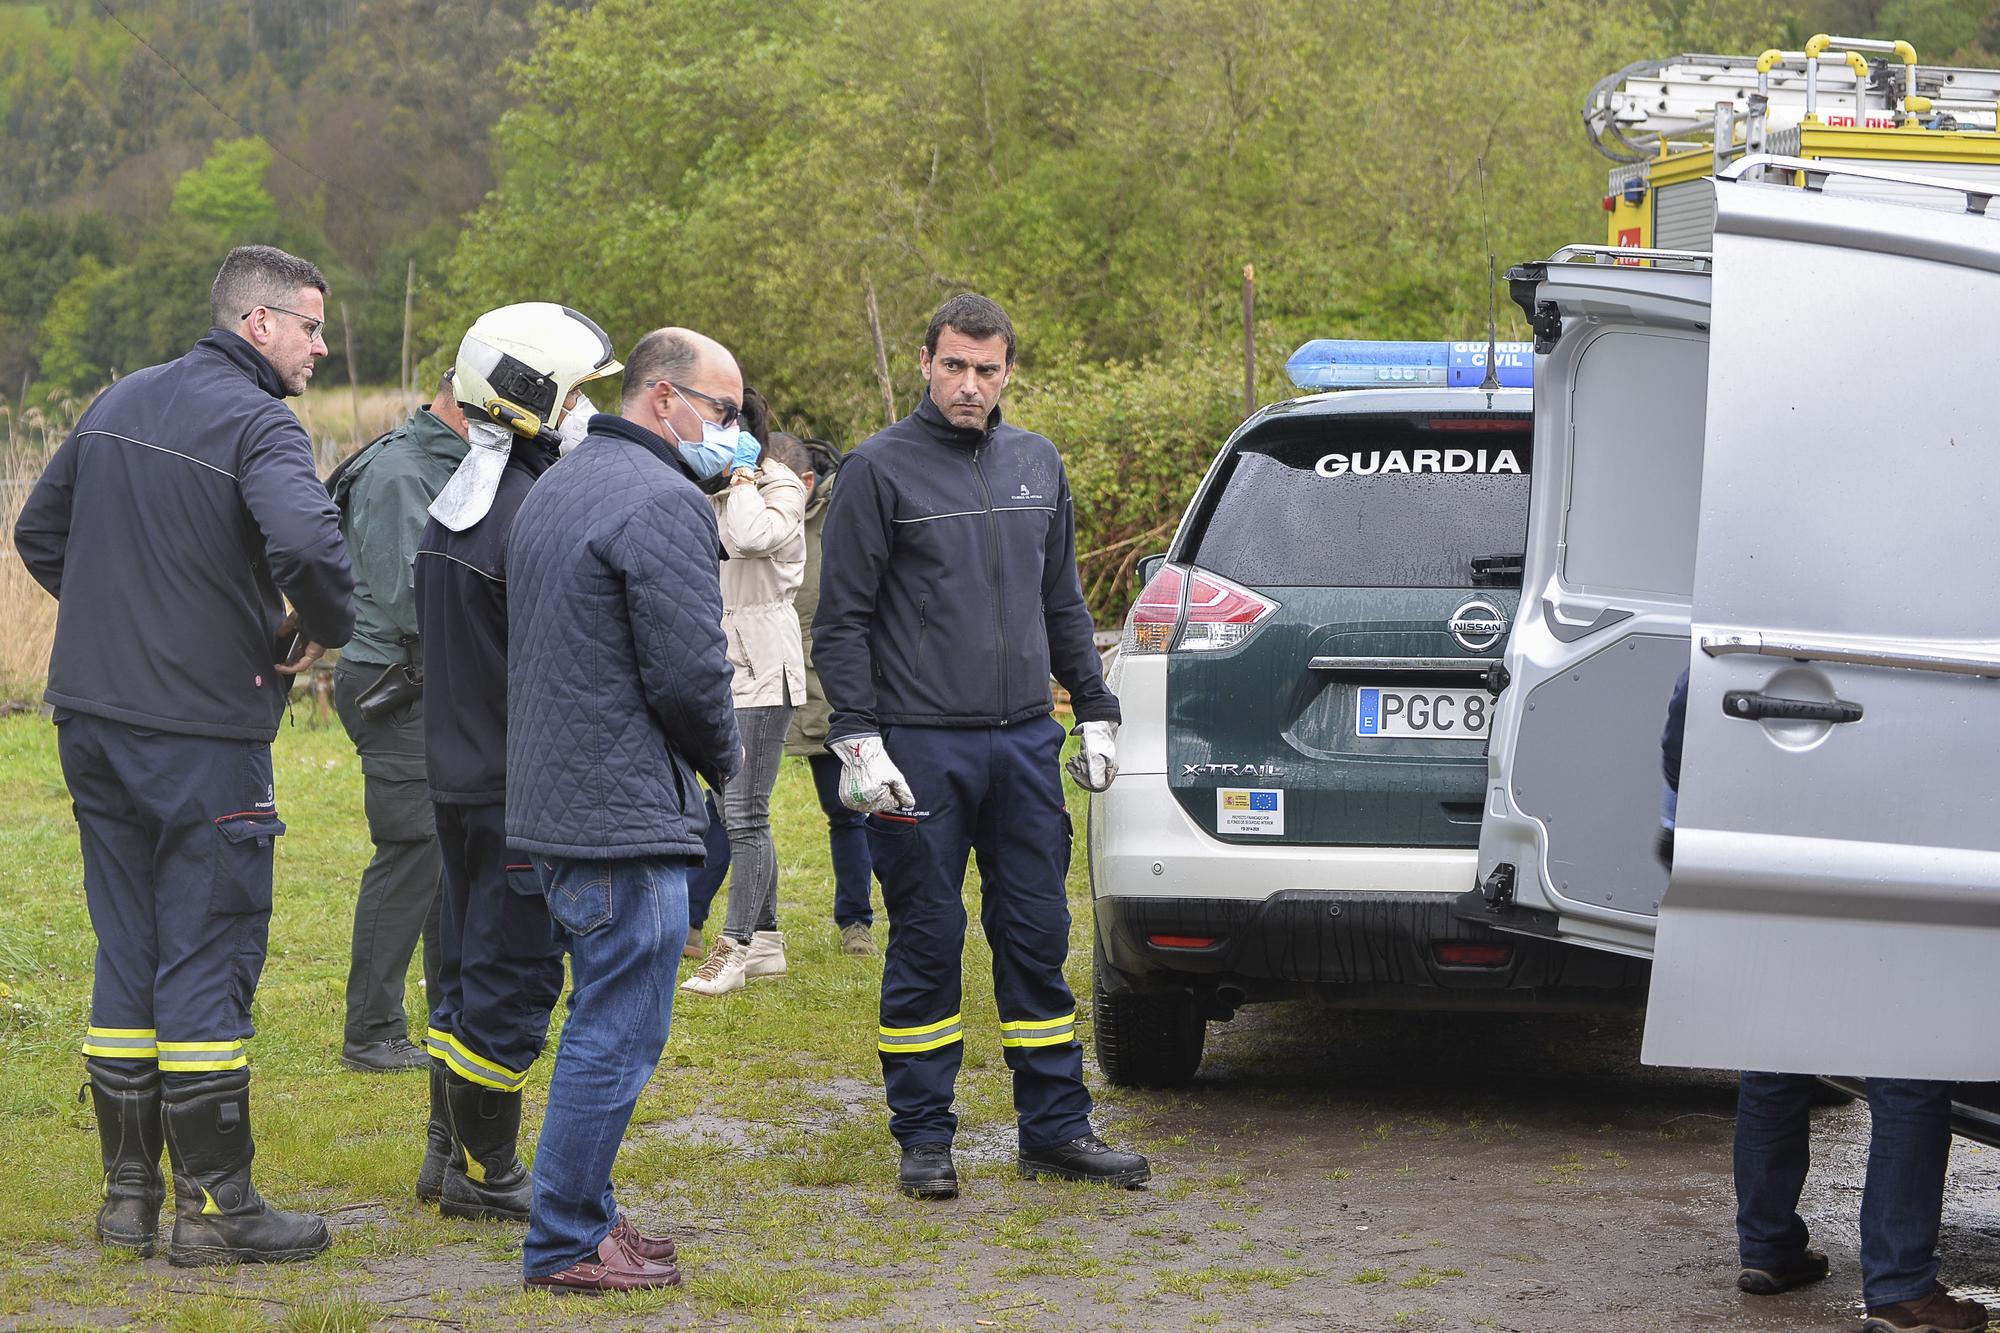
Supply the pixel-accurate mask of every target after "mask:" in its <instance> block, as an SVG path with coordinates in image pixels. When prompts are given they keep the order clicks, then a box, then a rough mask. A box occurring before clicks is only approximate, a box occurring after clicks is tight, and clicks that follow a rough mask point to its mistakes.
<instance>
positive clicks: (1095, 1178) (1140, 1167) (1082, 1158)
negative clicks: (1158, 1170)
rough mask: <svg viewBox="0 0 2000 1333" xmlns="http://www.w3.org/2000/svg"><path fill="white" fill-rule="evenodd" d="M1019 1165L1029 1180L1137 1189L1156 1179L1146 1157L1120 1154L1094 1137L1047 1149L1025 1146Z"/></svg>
mask: <svg viewBox="0 0 2000 1333" xmlns="http://www.w3.org/2000/svg"><path fill="white" fill-rule="evenodd" d="M1020 1164H1021V1174H1022V1175H1023V1176H1025V1177H1027V1178H1028V1179H1029V1180H1039V1179H1041V1178H1042V1177H1043V1176H1055V1177H1057V1178H1059V1179H1062V1180H1085V1181H1089V1182H1090V1183H1092V1184H1094V1185H1119V1186H1122V1187H1124V1188H1126V1189H1135V1188H1137V1187H1138V1186H1140V1185H1143V1184H1145V1183H1146V1182H1147V1181H1149V1180H1151V1179H1152V1178H1153V1168H1152V1165H1151V1164H1150V1163H1148V1162H1147V1161H1146V1159H1145V1158H1143V1157H1141V1156H1140V1155H1139V1154H1138V1153H1135V1152H1119V1151H1118V1150H1117V1149H1116V1148H1113V1147H1112V1146H1111V1145H1109V1144H1107V1143H1106V1142H1105V1141H1104V1140H1103V1139H1100V1138H1098V1137H1097V1135H1095V1134H1085V1135H1084V1136H1083V1137H1082V1138H1080V1139H1071V1140H1070V1141H1069V1142H1068V1143H1052V1144H1050V1145H1049V1146H1048V1147H1046V1148H1026V1147H1024V1148H1022V1149H1021V1156H1020Z"/></svg>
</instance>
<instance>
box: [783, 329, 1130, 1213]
mask: <svg viewBox="0 0 2000 1333" xmlns="http://www.w3.org/2000/svg"><path fill="white" fill-rule="evenodd" d="M919 365H920V366H921V368H922V370H923V374H924V380H925V383H926V388H927V392H926V394H925V396H924V398H923V400H922V401H921V402H920V403H919V404H918V405H917V410H916V411H914V412H912V413H911V414H910V415H909V416H907V417H905V418H904V419H903V420H901V421H899V422H897V423H896V424H895V425H893V426H891V427H889V428H888V429H886V430H884V431H881V432H879V433H877V434H876V435H874V436H872V437H871V438H869V439H867V440H864V441H863V442H862V443H861V444H859V445H857V446H856V447H855V449H854V450H853V452H852V453H850V454H848V456H847V459H846V461H845V462H844V463H842V465H841V469H840V487H839V490H838V491H837V492H836V493H835V495H834V498H833V505H832V508H831V509H830V510H829V511H828V513H827V519H826V532H825V549H824V551H823V553H822V563H821V566H820V601H819V609H818V610H817V611H816V612H815V613H814V616H813V639H814V649H815V652H816V654H817V657H818V662H819V670H820V679H821V681H822V682H823V683H824V684H825V686H826V697H827V700H828V702H829V703H830V704H831V705H832V708H833V720H832V723H831V724H830V725H829V727H828V729H827V737H828V740H827V748H828V749H830V750H832V751H833V753H834V754H835V755H837V756H839V758H840V762H841V764H842V766H843V768H844V770H845V771H844V772H843V774H842V776H841V799H842V800H844V801H845V802H846V803H847V805H848V806H849V807H851V808H853V809H856V810H867V811H869V812H870V813H869V817H868V838H869V847H870V850H871V852H872V853H873V856H874V863H875V870H876V873H877V874H879V875H880V876H881V879H882V901H883V904H884V906H885V907H887V909H888V913H889V949H888V955H887V957H886V959H885V960H884V964H883V970H882V1010H881V1024H880V1028H879V1029H878V1032H877V1042H876V1045H877V1048H878V1050H879V1051H880V1052H881V1057H882V1078H883V1082H884V1084H885V1085H886V1090H887V1093H888V1099H889V1111H890V1115H889V1129H890V1132H891V1133H893V1134H894V1135H895V1136H896V1140H897V1142H898V1143H900V1144H901V1145H902V1148H903V1161H902V1167H901V1170H900V1173H899V1184H900V1186H901V1188H902V1190H903V1192H904V1193H905V1194H908V1195H911V1196H912V1197H917V1198H951V1197H953V1196H954V1195H956V1194H957V1193H958V1174H957V1171H956V1170H955V1168H954V1167H953V1165H952V1160H951V1140H952V1136H953V1134H954V1133H955V1132H956V1130H957V1127H958V1118H957V1117H956V1116H955V1115H953V1114H952V1110H951V1103H952V1092H953V1087H954V1085H955V1084H956V1082H957V1079H958V1066H959V1061H960V1056H961V1053H962V1052H963V1050H964V1046H963V1041H962V1037H961V1021H960V1015H959V996H960V985H961V981H960V975H959V960H960V956H961V954H962V953H963V951H964V945H965V907H964V900H963V898H962V897H961V893H962V885H963V881H964V879H965V861H966V855H967V853H968V852H976V853H977V854H978V857H979V874H980V881H981V894H982V898H983V903H982V906H981V910H980V921H981V924H982V925H983V926H984V927H985V929H986V938H987V940H988V942H989V943H990V944H991V945H992V947H993V984H994V991H995V994H996V997H997V998H998V1000H999V1005H1000V1044H1001V1047H1002V1049H1003V1052H1004V1054H1005V1056H1006V1060H1007V1065H1008V1067H1009V1068H1010V1069H1012V1070H1013V1071H1014V1108H1015V1111H1016V1113H1017V1115H1018V1118H1019V1125H1020V1157H1019V1162H1020V1170H1021V1173H1022V1174H1023V1175H1025V1176H1028V1177H1031V1178H1032V1177H1035V1176H1041V1175H1050V1176H1057V1177H1061V1178H1065V1179H1071V1180H1089V1181H1098V1182H1102V1183H1107V1184H1114V1185H1127V1186H1131V1185H1138V1184H1141V1183H1143V1182H1144V1181H1146V1180H1147V1179H1148V1178H1149V1176H1150V1167H1149V1166H1148V1164H1147V1162H1146V1159H1145V1158H1144V1157H1141V1156H1139V1155H1138V1154H1136V1153H1126V1152H1118V1151H1116V1150H1114V1149H1112V1148H1110V1147H1108V1146H1106V1145H1105V1143H1104V1142H1103V1140H1101V1139H1099V1138H1098V1137H1097V1136H1096V1135H1095V1134H1094V1133H1092V1132H1091V1127H1090V1110H1091V1102H1090V1092H1089V1090H1088V1089H1087V1088H1085V1086H1084V1083H1083V1047H1082V1046H1081V1045H1080V1044H1079V1043H1078V1042H1077V1039H1076V1000H1075V997H1073V996H1072V995H1071V994H1070V990H1069V983H1068V982H1066V981H1065V980H1064V979H1063V972H1062V968H1063V959H1064V957H1065V955H1066V954H1067V953H1068V952H1069V903H1068V899H1067V897H1066V895H1065V890H1064V880H1065V878H1066V877H1067V875H1068V873H1069V858H1070V823H1069V815H1068V813H1067V812H1066V811H1065V809H1064V807H1063V790H1062V776H1061V773H1060V772H1059V771H1058V765H1059V763H1060V759H1061V755H1062V747H1063V729H1062V727H1061V726H1060V725H1059V724H1058V723H1056V722H1055V721H1054V719H1053V718H1051V717H1050V713H1051V712H1052V711H1053V709H1052V707H1051V703H1050V698H1049V676H1050V673H1051V671H1053V673H1054V675H1055V677H1056V679H1058V680H1060V681H1061V682H1062V683H1063V686H1064V687H1065V688H1066V689H1068V690H1069V692H1070V698H1071V700H1072V701H1073V703H1074V706H1075V708H1076V716H1077V718H1078V719H1079V726H1078V731H1079V733H1080V735H1081V737H1082V740H1083V755H1082V759H1083V761H1084V762H1085V764H1086V765H1087V768H1086V769H1085V771H1083V772H1082V773H1080V774H1079V781H1084V780H1085V779H1088V780H1089V784H1090V785H1091V786H1092V787H1093V788H1094V789H1096V790H1102V789H1103V788H1104V787H1106V786H1108V785H1110V782H1111V779H1112V777H1113V776H1115V774H1116V772H1117V765H1116V762H1115V751H1114V746H1115V735H1116V733H1115V728H1116V727H1117V723H1118V700H1117V699H1116V698H1114V697H1113V696H1112V694H1111V692H1110V691H1109V690H1108V689H1106V688H1105V685H1104V673H1103V669H1102V667H1101V665H1100V663H1099V661H1098V657H1097V649H1096V647H1095V645H1094V644H1093V642H1092V638H1091V622H1090V613H1089V611H1088V610H1087V609H1086V608H1085V606H1084V602H1083V588H1082V585H1081V583H1080V581H1079V580H1078V578H1077V572H1076V520H1075V515H1074V513H1073V512H1072V511H1071V507H1070V494H1069V480H1068V478H1067V477H1066V476H1065V475H1064V473H1063V465H1062V459H1061V458H1060V457H1059V456H1058V455H1057V453H1056V450H1055V446H1054V445H1052V444H1050V443H1049V442H1048V441H1047V440H1045V439H1043V438H1042V437H1041V436H1039V435H1034V434H1031V433H1030V432H1028V431H1025V430H1022V429H1021V428H1020V427H1018V426H1009V425H1007V424H1005V423H1004V422H1002V420H1001V419H1000V396H1001V394H1002V393H1003V392H1004V391H1005V390H1006V387H1007V381H1008V378H1009V377H1010V376H1011V375H1012V373H1013V369H1014V327H1013V324H1012V323H1011V322H1010V321H1009V320H1008V318H1007V315H1006V312H1004V311H1003V310H1001V309H1000V307H999V306H997V305H995V304H994V303H993V302H992V301H989V300H987V299H986V298H985V297H983V296H970V295H967V296H956V297H953V298H952V299H951V300H949V301H946V302H945V303H944V304H943V305H942V306H940V307H939V308H938V312H937V314H936V315H934V316H933V317H932V318H931V324H930V328H929V330H928V331H927V332H926V333H925V335H924V350H923V354H922V356H921V357H920V358H919ZM1073 762H1074V761H1073ZM1073 771H1074V770H1073ZM906 775H907V776H906Z"/></svg>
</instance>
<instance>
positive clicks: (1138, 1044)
mask: <svg viewBox="0 0 2000 1333" xmlns="http://www.w3.org/2000/svg"><path fill="white" fill-rule="evenodd" d="M1091 964H1092V967H1091V970H1092V974H1093V984H1092V987H1091V992H1092V994H1091V1006H1090V1022H1091V1028H1092V1029H1093V1031H1095V1033H1096V1034H1097V1065H1098V1068H1100V1069H1102V1070H1103V1071H1104V1076H1105V1077H1106V1078H1107V1079H1109V1080H1111V1082H1112V1083H1114V1084H1116V1085H1117V1086H1119V1087H1121V1088H1133V1087H1138V1088H1175V1087H1180V1086H1182V1085H1183V1084H1186V1083H1191V1082H1193V1081H1194V1075H1195V1071H1196V1070H1198V1069H1200V1068H1201V1053H1202V1047H1203V1045H1204V1044H1205V1042H1206V1040H1207V1037H1208V1024H1207V1023H1206V1022H1205V1021H1203V1019H1202V1018H1201V1015H1200V1014H1199V1013H1198V1012H1197V1011H1196V1009H1195V1007H1194V996H1193V995H1191V994H1189V993H1188V992H1186V991H1181V990H1172V991H1159V992H1152V993H1147V992H1142V991H1129V990H1126V991H1114V990H1113V989H1111V988H1110V987H1109V986H1107V985H1106V984H1105V983H1106V980H1107V977H1106V974H1107V973H1108V972H1110V970H1111V968H1110V964H1108V963H1106V962H1105V961H1104V956H1103V953H1102V951H1101V950H1100V951H1093V957H1092V959H1091Z"/></svg>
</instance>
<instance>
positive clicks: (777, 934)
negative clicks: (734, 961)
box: [743, 930, 785, 978]
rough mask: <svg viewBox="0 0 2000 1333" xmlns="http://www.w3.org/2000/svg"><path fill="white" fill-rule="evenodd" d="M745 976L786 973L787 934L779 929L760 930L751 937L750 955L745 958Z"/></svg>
mask: <svg viewBox="0 0 2000 1333" xmlns="http://www.w3.org/2000/svg"><path fill="white" fill-rule="evenodd" d="M743 975H744V977H745V978H754V977H782V976H783V975H785V935H784V932H783V931H779V930H760V931H758V932H756V933H755V934H753V935H752V936H751V937H750V948H749V950H748V956H747V957H745V958H744V960H743Z"/></svg>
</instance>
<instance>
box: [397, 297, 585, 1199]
mask: <svg viewBox="0 0 2000 1333" xmlns="http://www.w3.org/2000/svg"><path fill="white" fill-rule="evenodd" d="M619 369H620V366H619V364H618V362H617V360H616V359H615V358H614V357H613V356H612V354H611V340H610V339H609V338H607V337H606V336H605V334H604V330H603V329H601V328H599V327H598V326H597V324H596V323H594V322H593V321H592V320H591V319H589V318H588V317H587V316H585V315H582V314H580V313H578V312H577V311H575V310H572V309H570V308H569V307H568V306H563V305H554V304H551V303H549V302H546V301H529V302H523V303H521V304H519V305H510V306H503V307H501V308H500V309H498V310H491V311H488V312H487V313H486V314H484V315H481V316H480V317H479V319H478V320H477V321H476V322H475V323H474V324H473V326H472V327H471V328H470V329H469V330H467V332H466V334H465V337H464V338H463V339H462V340H461V341H460V343H459V347H458V361H457V365H456V367H455V369H454V371H453V375H452V381H453V382H452V391H453V393H454V394H455V400H454V404H453V405H454V407H455V408H456V409H457V411H458V412H459V413H460V414H461V419H462V420H464V421H465V423H466V436H467V441H468V444H469V445H470V448H469V450H468V451H467V453H466V456H465V461H464V462H463V463H461V464H460V470H459V471H458V472H454V473H453V474H452V477H451V480H450V481H449V482H448V483H446V488H445V489H446V491H447V492H448V494H447V493H440V494H439V495H438V496H437V497H436V500H435V502H434V503H433V504H432V506H431V520H430V522H429V524H428V525H427V526H425V527H424V528H423V530H422V533H421V536H420V538H419V540H418V544H417V553H416V567H415V579H416V586H415V589H414V591H415V594H416V614H417V625H418V628H419V630H420V631H421V633H422V638H423V642H424V644H425V645H426V653H425V661H424V673H423V695H424V698H423V705H422V708H423V713H422V737H421V741H422V745H423V751H422V753H423V756H424V763H425V769H424V771H425V773H426V776H427V777H428V780H429V784H430V791H429V800H430V802H434V803H435V809H436V823H437V835H438V845H439V851H440V855H441V858H442V862H443V868H444V889H443V892H442V894H441V895H440V897H441V900H442V903H441V907H440V910H439V913H438V930H437V939H438V944H439V949H438V953H439V958H438V967H437V982H436V984H435V985H434V986H433V987H431V989H430V999H431V1006H432V1007H431V1013H430V1029H429V1032H428V1034H427V1035H426V1037H425V1046H426V1048H427V1049H428V1050H429V1052H430V1057H431V1058H430V1064H431V1111H430V1122H429V1125H428V1127H427V1129H426V1134H425V1138H426V1150H425V1153H424V1159H423V1165H422V1167H421V1168H420V1169H419V1170H418V1173H417V1197H418V1198H419V1199H421V1200H424V1201H425V1202H429V1201H431V1200H437V1201H438V1202H439V1207H440V1209H441V1211H443V1212H444V1213H445V1215H446V1216H449V1217H468V1218H489V1219H499V1220H506V1221H514V1222H525V1221H527V1220H528V1210H529V1202H530V1197H531V1195H532V1192H533V1191H532V1188H531V1186H530V1183H529V1179H528V1170H527V1168H526V1167H525V1166H523V1165H522V1164H521V1159H520V1156H519V1152H518V1147H519V1140H520V1135H521V1089H522V1088H523V1087H524V1086H525V1085H526V1083H527V1081H528V1067H529V1066H530V1065H532V1064H533V1063H534V1062H535V1060H536V1058H537V1057H538V1056H540V1055H541V1053H542V1043H543V1041H544V1040H545V1039H546V1038H547V1036H548V1031H549V1011H550V1010H551V1009H552V1008H553V1007H554V1006H555V1002H556V998H557V997H558V996H559V995H560V994H561V992H562V950H561V948H560V947H558V945H557V944H556V939H555V933H554V931H553V930H552V929H551V927H550V925H549V911H548V905H547V903H546V902H545V901H544V899H543V898H542V890H541V884H540V882H539V881H537V880H536V878H535V872H534V867H532V866H530V865H529V864H527V858H526V857H523V856H516V855H510V854H509V853H508V851H507V830H506V822H507V818H506V817H507V539H508V537H509V536H510V535H511V533H512V531H513V526H514V515H515V513H516V511H518V510H519V509H520V507H521V501H522V500H524V499H526V498H527V494H528V490H529V488H530V487H531V486H533V485H534V482H535V479H536V478H537V477H539V476H541V475H542V473H544V472H546V471H547V470H548V469H549V467H550V466H551V465H552V464H553V463H554V462H555V461H556V459H557V458H558V457H559V456H560V455H561V454H563V453H566V452H567V451H568V450H569V448H570V447H571V445H572V444H573V443H574V442H575V441H577V440H580V439H582V437H583V426H584V423H585V422H587V421H588V420H589V418H590V416H591V415H592V414H594V412H595V410H596V409H595V408H594V407H592V406H591V404H590V400H589V399H588V398H587V397H585V396H584V393H583V388H582V386H583V385H585V384H588V383H589V382H591V381H592V380H598V379H602V378H604V377H605V376H607V375H615V374H617V373H618V371H619ZM404 957H405V958H406V959H407V957H408V951H407V949H406V950H405V951H404Z"/></svg>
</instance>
